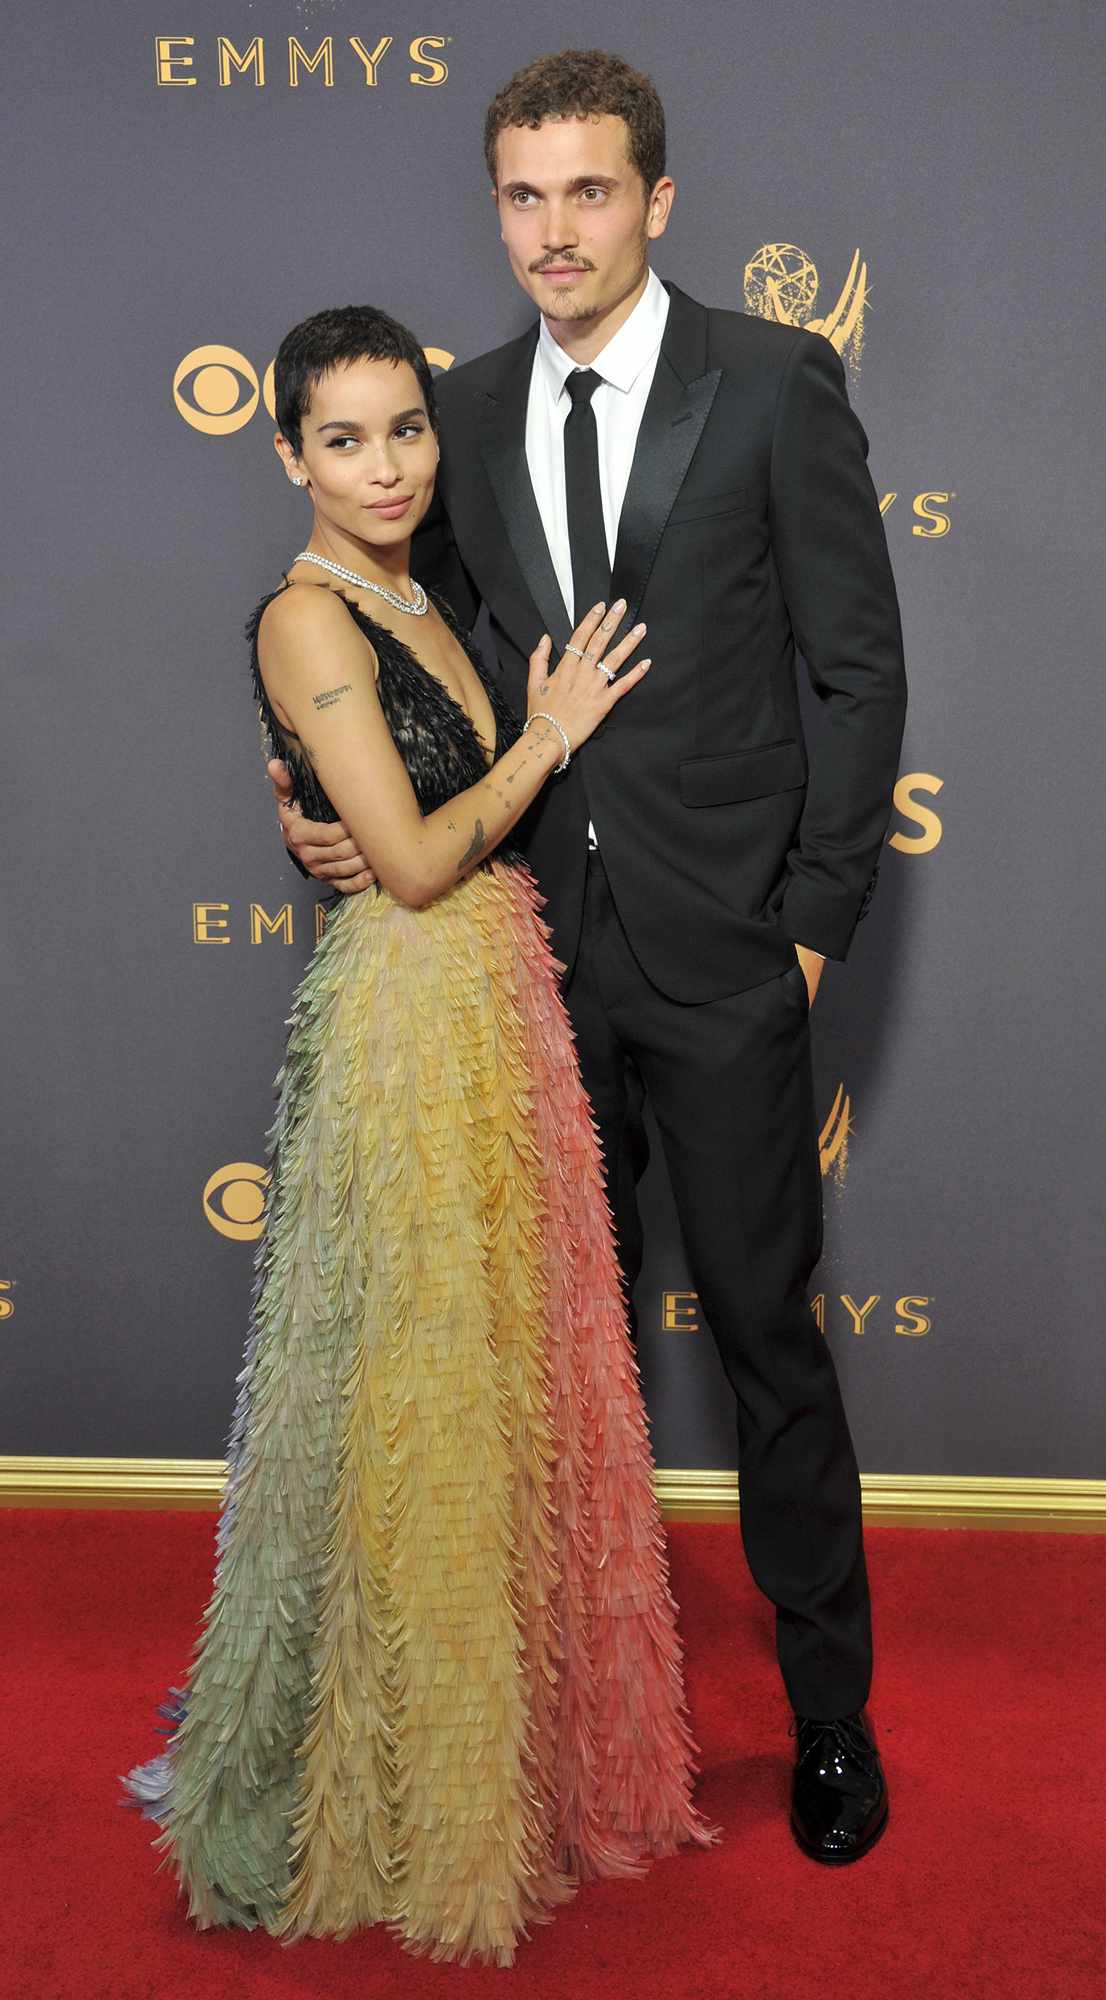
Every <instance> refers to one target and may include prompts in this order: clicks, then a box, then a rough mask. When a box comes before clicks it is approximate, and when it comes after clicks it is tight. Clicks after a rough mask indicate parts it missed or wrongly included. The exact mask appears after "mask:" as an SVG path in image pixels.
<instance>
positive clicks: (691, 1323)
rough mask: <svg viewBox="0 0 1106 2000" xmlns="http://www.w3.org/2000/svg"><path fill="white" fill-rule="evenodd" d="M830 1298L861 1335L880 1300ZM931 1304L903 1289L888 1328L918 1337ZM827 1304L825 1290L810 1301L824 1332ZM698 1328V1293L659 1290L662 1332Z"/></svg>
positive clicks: (928, 1322)
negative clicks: (838, 1303) (861, 1300)
mask: <svg viewBox="0 0 1106 2000" xmlns="http://www.w3.org/2000/svg"><path fill="white" fill-rule="evenodd" d="M833 1298H834V1301H835V1302H837V1301H839V1302H840V1304H841V1305H842V1306H843V1307H844V1310H845V1314H846V1322H845V1324H846V1327H847V1329H848V1330H849V1331H851V1332H852V1333H856V1334H861V1333H868V1332H869V1331H871V1330H872V1329H870V1328H869V1326H868V1320H869V1318H870V1316H871V1314H872V1313H873V1312H874V1311H875V1308H876V1307H877V1306H878V1304H879V1302H880V1294H879V1292H869V1294H868V1297H867V1298H866V1299H865V1300H864V1302H863V1304H859V1303H858V1302H857V1300H856V1299H854V1298H853V1295H852V1293H851V1292H834V1293H833ZM932 1304H933V1299H932V1296H930V1295H928V1294H925V1295H923V1294H922V1293H919V1292H904V1293H903V1294H902V1296H901V1298H897V1299H896V1300H895V1304H894V1308H893V1310H894V1313H895V1318H894V1320H893V1321H892V1331H893V1332H894V1333H897V1334H898V1335H899V1336H900V1338H901V1339H903V1340H921V1339H922V1337H923V1335H924V1334H927V1333H929V1332H930V1330H931V1328H932V1326H933V1321H932V1319H931V1318H930V1316H929V1314H928V1313H927V1312H924V1311H923V1307H925V1306H929V1305H932ZM828 1305H829V1294H827V1293H826V1292H818V1293H817V1294H816V1295H815V1297H814V1298H812V1299H811V1301H810V1310H811V1312H812V1313H813V1314H814V1319H815V1323H816V1325H817V1327H818V1331H819V1333H822V1334H824V1333H825V1331H826V1315H827V1308H828ZM701 1330H702V1325H701V1321H700V1319H699V1294H698V1292H662V1293H661V1332H662V1333H699V1332H701Z"/></svg>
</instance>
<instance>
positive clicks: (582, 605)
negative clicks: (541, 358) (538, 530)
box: [565, 368, 611, 625]
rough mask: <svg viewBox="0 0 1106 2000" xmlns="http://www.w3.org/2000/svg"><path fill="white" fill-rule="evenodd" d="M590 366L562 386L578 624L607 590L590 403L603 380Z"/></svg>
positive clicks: (606, 595)
mask: <svg viewBox="0 0 1106 2000" xmlns="http://www.w3.org/2000/svg"><path fill="white" fill-rule="evenodd" d="M602 379H603V378H602V376H600V375H597V374H596V373H595V370H594V368H576V369H574V370H573V372H572V374H571V375H569V376H568V377H567V379H566V383H565V386H566V388H567V389H568V393H569V395H570V396H571V398H572V408H571V410H570V411H569V413H568V416H567V417H566V418H565V501H566V504H567V510H568V545H569V548H570V550H571V552H572V598H573V604H572V622H573V625H578V624H579V623H580V620H581V618H583V617H584V615H585V613H586V612H588V611H590V610H591V607H592V605H593V604H598V603H599V602H600V601H602V602H603V603H604V604H606V602H607V600H608V598H609V596H610V591H611V565H610V560H609V558H608V555H607V531H606V529H605V528H604V526H603V495H602V492H601V491H600V486H599V436H598V433H597V431H596V428H595V411H594V410H593V409H592V407H591V399H592V397H593V395H594V394H595V391H596V389H597V388H598V387H599V384H600V382H601V381H602Z"/></svg>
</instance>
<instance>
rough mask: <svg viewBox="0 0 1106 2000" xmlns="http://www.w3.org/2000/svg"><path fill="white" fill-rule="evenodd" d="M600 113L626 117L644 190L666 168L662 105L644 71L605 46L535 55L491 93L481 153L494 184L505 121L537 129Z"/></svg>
mask: <svg viewBox="0 0 1106 2000" xmlns="http://www.w3.org/2000/svg"><path fill="white" fill-rule="evenodd" d="M604 116H607V117H611V118H622V119H625V122H626V125H627V128H628V130H629V134H630V160H631V162H632V164H633V165H634V166H635V167H636V168H637V170H638V173H639V174H640V175H641V178H642V180H643V181H644V182H645V187H646V191H647V192H648V191H649V190H650V189H652V188H653V187H655V186H656V183H657V182H658V181H659V180H660V178H661V175H662V174H663V173H664V162H665V134H664V106H663V105H662V103H661V101H660V98H659V97H658V95H657V92H656V88H655V86H654V85H653V84H652V83H651V82H650V79H649V78H648V77H647V76H643V75H642V73H641V71H640V70H636V69H631V68H630V65H629V63H625V62H623V60H622V57H621V56H612V55H607V54H606V53H605V51H604V50H603V49H562V50H561V53H560V55H555V56H538V57H537V58H536V59H535V61H534V62H532V63H527V65H526V68H525V69H520V70H519V71H518V73H517V75H515V76H513V77H512V78H511V81H510V83H506V84H504V86H503V89H502V90H501V91H498V92H497V94H496V96H495V97H493V99H492V101H491V103H490V104H489V106H488V115H487V117H486V118H485V120H484V158H485V160H486V161H487V166H488V172H489V174H490V175H491V180H492V185H493V187H494V186H495V185H496V182H497V180H498V172H497V161H496V150H497V145H498V141H499V135H500V133H501V132H503V131H506V130H507V128H508V127H509V126H511V125H528V126H529V127H530V128H531V130H536V129H537V127H538V126H539V125H542V124H544V123H545V120H546V119H547V118H590V117H604Z"/></svg>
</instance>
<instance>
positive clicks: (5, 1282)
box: [0, 1278, 15, 1319]
mask: <svg viewBox="0 0 1106 2000" xmlns="http://www.w3.org/2000/svg"><path fill="white" fill-rule="evenodd" d="M14 1284H15V1279H14V1278H0V1319H11V1317H12V1314H13V1313H14V1311H15V1300H14V1299H9V1297H8V1293H9V1292H10V1291H11V1289H12V1287H13V1285H14Z"/></svg>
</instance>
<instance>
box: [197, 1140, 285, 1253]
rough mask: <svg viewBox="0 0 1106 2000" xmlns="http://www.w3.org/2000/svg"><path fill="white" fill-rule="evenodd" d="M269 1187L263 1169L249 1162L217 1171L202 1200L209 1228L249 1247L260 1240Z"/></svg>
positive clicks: (244, 1161) (238, 1162)
mask: <svg viewBox="0 0 1106 2000" xmlns="http://www.w3.org/2000/svg"><path fill="white" fill-rule="evenodd" d="M268 1185H269V1176H268V1174H267V1173H266V1171H265V1168H264V1167H258V1166H255V1165H254V1164H253V1162H252V1161H251V1160H232V1161H231V1163H230V1165H229V1166H226V1167H216V1169H215V1172H214V1173H213V1174H212V1175H210V1177H209V1178H208V1181H207V1183H206V1185H205V1187H204V1191H203V1195H202V1198H201V1199H202V1203H203V1211H204V1214H205V1216H206V1217H207V1220H208V1221H209V1222H210V1224H211V1227H212V1228H213V1229H215V1230H217V1231H218V1233H219V1235H220V1236H229V1237H231V1238H232V1239H233V1240H234V1241H235V1242H236V1243H248V1242H251V1241H252V1240H254V1239H255V1238H256V1237H258V1236H260V1234H261V1230H262V1225H263V1222H264V1214H265V1189H266V1188H267V1187H268ZM217 1203H218V1206H217V1205H216V1204H217Z"/></svg>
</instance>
